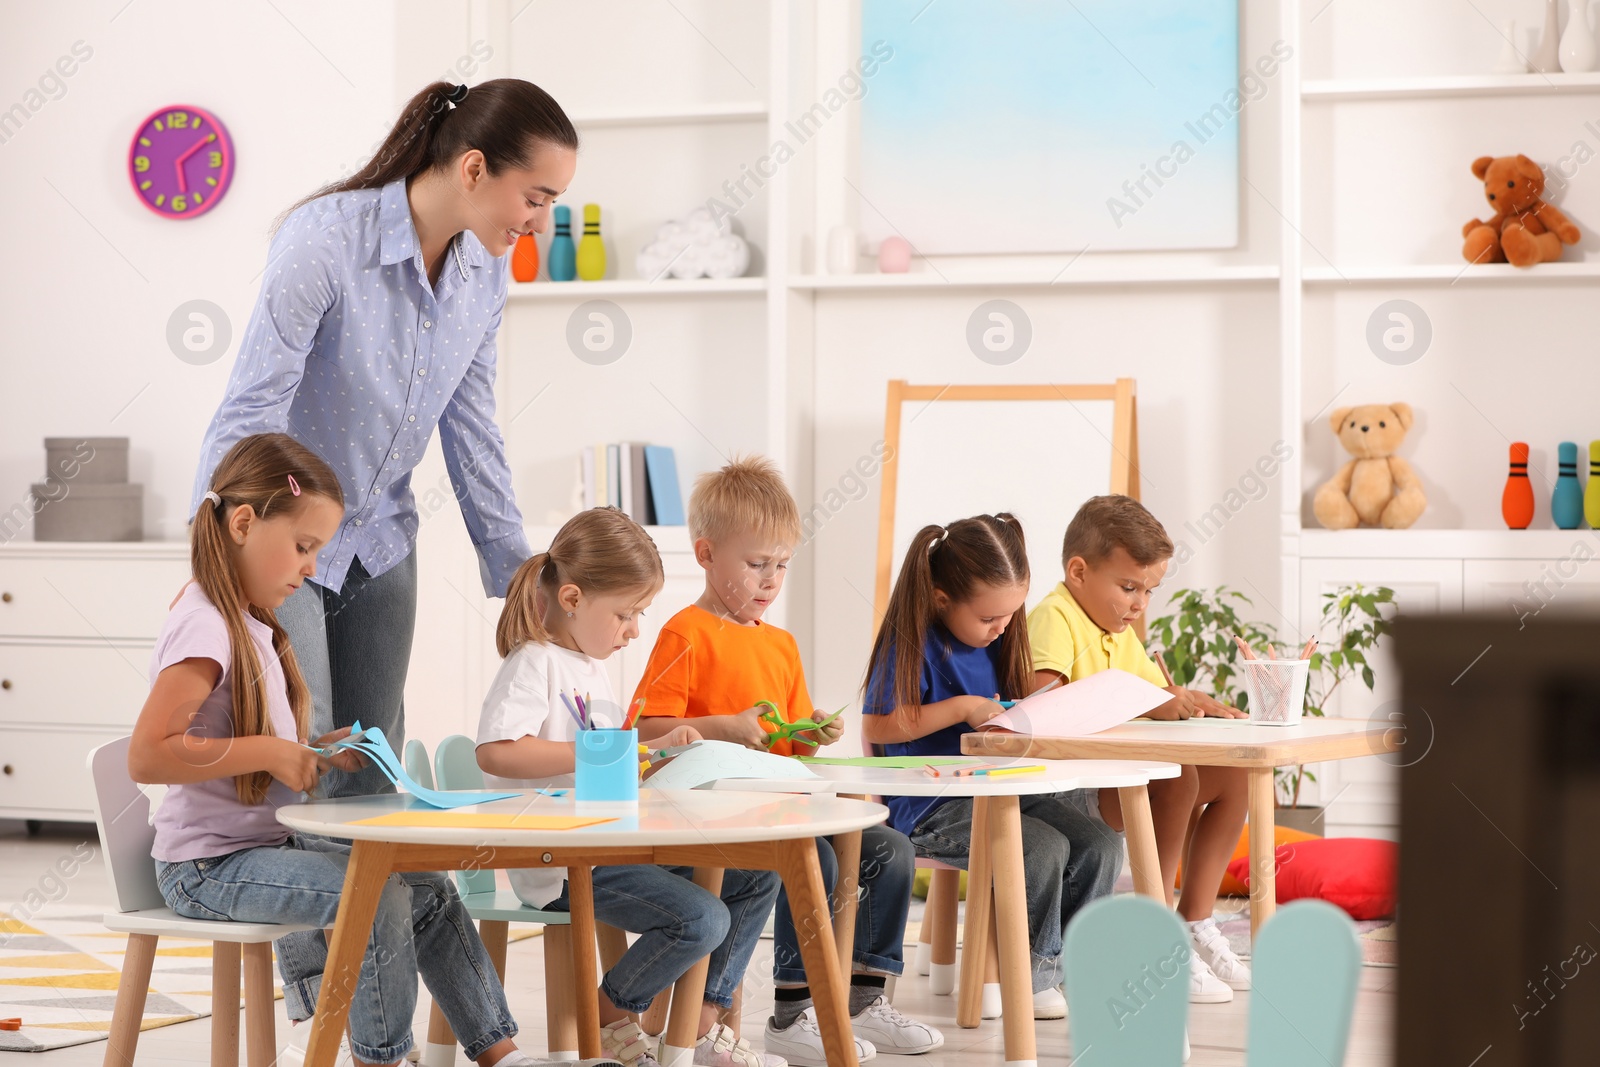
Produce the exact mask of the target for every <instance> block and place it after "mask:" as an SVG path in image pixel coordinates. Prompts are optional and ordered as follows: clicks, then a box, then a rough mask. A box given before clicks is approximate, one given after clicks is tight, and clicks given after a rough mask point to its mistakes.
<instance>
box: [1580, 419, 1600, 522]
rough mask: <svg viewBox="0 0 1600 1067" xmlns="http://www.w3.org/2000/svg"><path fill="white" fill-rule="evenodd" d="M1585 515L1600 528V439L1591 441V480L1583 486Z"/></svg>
mask: <svg viewBox="0 0 1600 1067" xmlns="http://www.w3.org/2000/svg"><path fill="white" fill-rule="evenodd" d="M1583 517H1584V518H1586V519H1588V520H1589V525H1590V526H1592V527H1594V528H1595V529H1596V530H1600V441H1590V442H1589V480H1588V482H1586V483H1585V484H1584V487H1583Z"/></svg>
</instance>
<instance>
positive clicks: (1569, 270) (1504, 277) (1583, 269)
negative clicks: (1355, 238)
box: [1303, 261, 1600, 285]
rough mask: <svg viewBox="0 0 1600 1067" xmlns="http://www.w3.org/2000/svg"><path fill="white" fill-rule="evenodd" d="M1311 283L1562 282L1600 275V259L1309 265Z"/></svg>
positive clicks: (1307, 276) (1306, 273)
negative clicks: (1529, 264) (1521, 263)
mask: <svg viewBox="0 0 1600 1067" xmlns="http://www.w3.org/2000/svg"><path fill="white" fill-rule="evenodd" d="M1303 278H1304V280H1305V283H1306V284H1307V285H1329V284H1345V283H1349V284H1352V285H1373V284H1379V283H1384V282H1442V283H1444V284H1446V285H1453V284H1455V283H1456V282H1489V281H1492V282H1540V281H1544V282H1559V281H1575V280H1580V279H1585V278H1600V262H1596V263H1562V262H1559V261H1558V262H1555V263H1540V264H1538V265H1537V266H1534V267H1513V266H1512V265H1511V264H1509V263H1482V264H1479V265H1477V266H1473V265H1472V264H1470V263H1466V262H1462V263H1419V264H1401V265H1397V266H1362V267H1339V268H1337V269H1335V268H1333V267H1307V268H1306V269H1305V271H1304V273H1303Z"/></svg>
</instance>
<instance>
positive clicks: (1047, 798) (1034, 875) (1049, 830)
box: [911, 789, 1122, 993]
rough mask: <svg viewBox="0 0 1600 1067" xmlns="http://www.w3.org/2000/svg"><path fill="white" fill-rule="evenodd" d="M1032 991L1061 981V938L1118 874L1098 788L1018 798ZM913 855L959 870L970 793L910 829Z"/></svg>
mask: <svg viewBox="0 0 1600 1067" xmlns="http://www.w3.org/2000/svg"><path fill="white" fill-rule="evenodd" d="M1018 799H1019V800H1020V801H1021V802H1022V856H1023V861H1024V862H1023V870H1024V875H1025V881H1026V883H1027V884H1026V891H1027V898H1028V942H1029V944H1030V945H1031V946H1032V949H1033V991H1034V992H1035V993H1040V992H1043V991H1044V990H1046V989H1051V988H1053V987H1055V986H1057V985H1059V984H1060V983H1061V975H1062V971H1061V939H1062V936H1063V935H1064V934H1065V932H1066V929H1067V922H1068V921H1069V920H1070V919H1071V918H1072V917H1073V916H1074V915H1076V914H1077V912H1078V909H1079V908H1081V907H1083V906H1084V905H1085V904H1087V903H1089V902H1090V901H1091V900H1095V899H1096V898H1098V897H1103V896H1107V895H1109V894H1110V893H1111V890H1112V888H1113V887H1114V886H1115V885H1116V882H1117V875H1119V874H1121V873H1122V835H1121V834H1119V833H1117V832H1116V831H1115V830H1113V829H1111V827H1109V826H1107V825H1106V824H1105V821H1104V820H1102V819H1101V818H1100V815H1099V790H1095V789H1074V790H1071V791H1069V792H1065V793H1051V794H1047V795H1044V796H1031V797H1027V796H1025V797H1019V798H1018ZM911 843H912V844H913V845H915V846H916V849H917V855H919V856H927V857H930V858H932V859H936V860H939V861H940V862H942V863H948V864H949V865H950V866H952V867H960V868H961V869H962V870H965V869H966V867H967V856H968V854H969V853H970V852H971V851H972V798H971V797H962V798H960V799H956V800H950V801H947V802H945V803H943V804H940V805H939V806H938V807H937V808H934V809H933V810H932V811H931V812H929V813H928V814H927V816H926V817H924V818H923V820H922V821H921V822H920V823H918V824H917V826H916V828H915V829H914V830H912V831H911Z"/></svg>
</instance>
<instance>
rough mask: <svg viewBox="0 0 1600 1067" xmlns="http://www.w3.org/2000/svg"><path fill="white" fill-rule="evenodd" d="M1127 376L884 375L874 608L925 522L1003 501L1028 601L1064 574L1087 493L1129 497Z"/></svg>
mask: <svg viewBox="0 0 1600 1067" xmlns="http://www.w3.org/2000/svg"><path fill="white" fill-rule="evenodd" d="M1133 403H1134V397H1133V381H1132V379H1122V380H1120V381H1119V382H1117V383H1115V384H1113V385H1102V386H1003V387H985V386H966V387H950V386H938V387H929V386H909V385H906V384H905V383H903V382H891V383H890V388H889V410H888V412H887V414H886V416H885V420H884V427H885V429H884V440H885V443H886V445H888V446H889V448H890V449H892V452H891V451H890V450H889V449H886V450H885V452H886V455H887V456H892V457H893V458H892V460H889V461H888V462H886V463H885V467H884V483H883V501H882V505H881V508H880V528H879V541H878V547H879V559H878V571H879V573H878V577H879V583H878V584H879V589H878V597H877V607H878V611H879V616H880V617H881V616H882V612H883V610H884V608H885V607H886V606H887V604H888V592H889V583H890V582H892V581H894V579H896V578H898V577H899V574H900V563H901V561H902V560H903V559H904V558H905V552H906V548H907V546H908V545H910V543H911V539H912V538H913V537H914V536H916V533H917V531H918V530H920V529H921V528H922V527H923V526H926V525H928V524H929V523H937V524H939V525H941V526H943V525H948V524H949V523H951V522H953V521H955V520H956V519H963V518H967V517H969V516H973V515H982V514H997V513H999V512H1002V511H1009V512H1011V513H1012V514H1013V515H1015V516H1016V517H1017V519H1018V520H1019V521H1020V522H1021V523H1022V532H1023V535H1024V536H1025V537H1026V539H1027V545H1028V568H1029V571H1030V579H1031V581H1030V585H1029V591H1028V605H1029V606H1030V607H1031V606H1032V605H1034V604H1036V603H1038V602H1039V600H1040V598H1041V597H1043V596H1044V595H1045V594H1046V593H1048V592H1049V591H1050V590H1051V589H1053V588H1055V585H1056V583H1057V582H1059V581H1061V539H1062V536H1063V535H1064V534H1065V533H1066V530H1067V523H1068V522H1069V521H1070V520H1071V519H1072V516H1073V515H1074V514H1076V513H1077V510H1078V508H1079V506H1080V505H1082V504H1083V502H1084V501H1085V500H1087V499H1089V498H1090V497H1092V496H1098V495H1101V494H1104V493H1111V492H1126V493H1129V494H1130V495H1137V480H1136V479H1135V478H1133V477H1132V474H1133V472H1134V471H1135V470H1136V468H1137V464H1138V458H1137V456H1138V452H1137V444H1136V436H1135V428H1134V424H1133V423H1134V416H1133Z"/></svg>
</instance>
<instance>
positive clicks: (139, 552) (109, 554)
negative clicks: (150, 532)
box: [0, 540, 189, 560]
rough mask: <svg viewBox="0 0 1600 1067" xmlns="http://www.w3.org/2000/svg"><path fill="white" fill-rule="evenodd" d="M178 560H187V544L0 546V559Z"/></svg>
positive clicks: (8, 543)
mask: <svg viewBox="0 0 1600 1067" xmlns="http://www.w3.org/2000/svg"><path fill="white" fill-rule="evenodd" d="M44 557H48V558H50V559H63V558H66V559H182V560H186V559H188V558H189V542H188V541H22V540H16V541H6V542H0V558H4V559H39V558H44Z"/></svg>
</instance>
